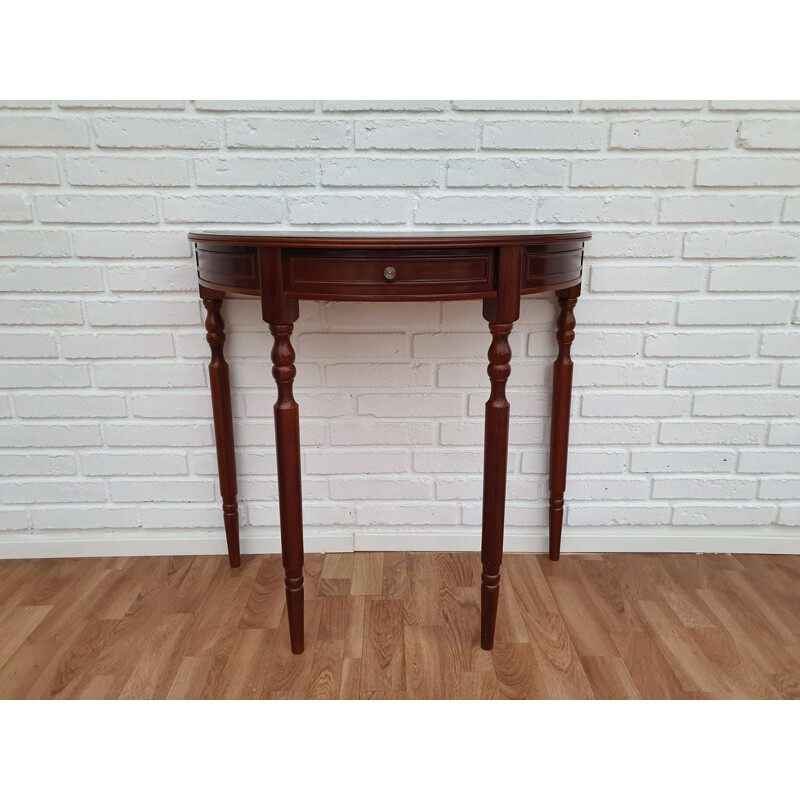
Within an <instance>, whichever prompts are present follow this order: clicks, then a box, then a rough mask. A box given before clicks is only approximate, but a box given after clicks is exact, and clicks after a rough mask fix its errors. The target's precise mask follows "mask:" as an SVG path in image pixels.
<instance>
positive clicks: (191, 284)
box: [104, 263, 232, 323]
mask: <svg viewBox="0 0 800 800" xmlns="http://www.w3.org/2000/svg"><path fill="white" fill-rule="evenodd" d="M104 272H105V275H106V280H107V281H108V288H109V290H110V291H111V292H191V294H192V296H194V295H196V293H197V273H196V272H195V270H193V269H187V267H186V264H183V265H182V266H180V267H178V266H171V265H157V266H150V265H149V264H147V265H145V264H141V263H139V264H107V265H106V266H105V268H104ZM230 302H232V301H228V304H230ZM225 321H226V323H227V322H229V320H228V314H227V306H226V315H225Z"/></svg>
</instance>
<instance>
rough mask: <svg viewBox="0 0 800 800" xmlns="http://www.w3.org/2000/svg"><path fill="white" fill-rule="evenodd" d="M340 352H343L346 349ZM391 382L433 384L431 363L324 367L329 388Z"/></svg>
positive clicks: (376, 385)
mask: <svg viewBox="0 0 800 800" xmlns="http://www.w3.org/2000/svg"><path fill="white" fill-rule="evenodd" d="M332 335H336V334H332ZM341 352H342V354H345V353H346V352H347V351H346V350H343V351H341ZM392 384H394V385H397V386H433V365H432V364H329V365H327V366H326V367H325V385H326V386H328V387H329V388H336V387H343V388H351V387H383V386H391V385H392ZM440 385H443V384H440Z"/></svg>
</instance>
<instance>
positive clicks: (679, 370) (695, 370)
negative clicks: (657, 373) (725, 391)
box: [667, 361, 776, 388]
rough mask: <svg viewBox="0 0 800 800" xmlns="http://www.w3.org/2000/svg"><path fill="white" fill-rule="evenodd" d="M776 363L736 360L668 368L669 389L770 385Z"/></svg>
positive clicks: (694, 363) (772, 381)
mask: <svg viewBox="0 0 800 800" xmlns="http://www.w3.org/2000/svg"><path fill="white" fill-rule="evenodd" d="M775 373H776V367H775V365H774V364H763V363H757V362H747V361H737V362H731V363H727V364H725V363H721V362H719V361H691V362H688V363H685V364H673V365H671V366H669V367H668V368H667V386H708V387H711V388H717V387H721V386H771V385H772V384H773V383H774V382H775Z"/></svg>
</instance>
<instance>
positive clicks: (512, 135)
mask: <svg viewBox="0 0 800 800" xmlns="http://www.w3.org/2000/svg"><path fill="white" fill-rule="evenodd" d="M605 138H606V124H605V123H604V122H601V121H595V120H571V119H570V120H548V119H544V120H518V119H514V120H498V121H492V122H484V123H483V133H482V137H481V144H482V146H483V148H484V150H599V149H600V148H601V147H602V146H603V143H604V141H605Z"/></svg>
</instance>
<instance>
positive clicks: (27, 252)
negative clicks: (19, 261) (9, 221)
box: [0, 228, 70, 258]
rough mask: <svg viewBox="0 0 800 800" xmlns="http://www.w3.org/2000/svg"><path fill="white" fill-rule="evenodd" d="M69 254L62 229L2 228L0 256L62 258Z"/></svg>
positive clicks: (65, 236) (67, 242)
mask: <svg viewBox="0 0 800 800" xmlns="http://www.w3.org/2000/svg"><path fill="white" fill-rule="evenodd" d="M69 254H70V248H69V239H68V238H67V234H66V233H65V232H64V231H53V230H35V229H27V230H26V229H20V230H16V229H13V228H4V229H3V236H2V238H0V256H24V257H28V258H64V257H66V256H68V255H69Z"/></svg>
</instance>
